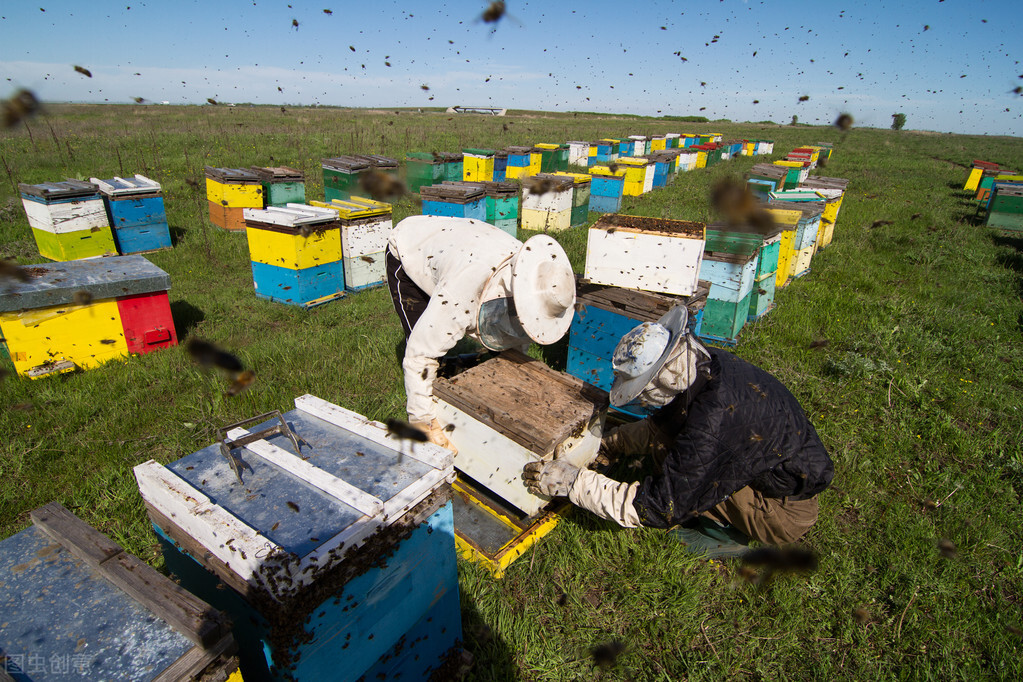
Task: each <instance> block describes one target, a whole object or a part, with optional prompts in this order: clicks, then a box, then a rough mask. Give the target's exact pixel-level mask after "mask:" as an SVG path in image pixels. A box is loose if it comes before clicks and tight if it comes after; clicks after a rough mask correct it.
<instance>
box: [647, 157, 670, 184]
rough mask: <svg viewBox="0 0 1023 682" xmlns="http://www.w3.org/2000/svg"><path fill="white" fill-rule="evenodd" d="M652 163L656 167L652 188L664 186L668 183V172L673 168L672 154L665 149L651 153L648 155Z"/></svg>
mask: <svg viewBox="0 0 1023 682" xmlns="http://www.w3.org/2000/svg"><path fill="white" fill-rule="evenodd" d="M647 158H648V159H649V160H650V161H651V162H652V163H653V168H654V177H653V179H652V182H651V188H652V189H657V188H658V187H664V186H666V185H667V184H668V174H669V172H670V168H671V162H672V156H671V155H670V154H667V153H666V152H664V151H661V152H659V153H651V154H650V156H648V157H647Z"/></svg>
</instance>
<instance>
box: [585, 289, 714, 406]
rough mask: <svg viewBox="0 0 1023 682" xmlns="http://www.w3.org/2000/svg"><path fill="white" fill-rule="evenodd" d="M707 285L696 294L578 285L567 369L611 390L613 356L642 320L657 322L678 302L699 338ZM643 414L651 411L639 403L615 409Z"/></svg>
mask: <svg viewBox="0 0 1023 682" xmlns="http://www.w3.org/2000/svg"><path fill="white" fill-rule="evenodd" d="M708 289H709V285H708V283H706V282H700V284H699V287H698V288H697V291H696V293H695V294H694V295H693V296H669V295H666V294H656V293H653V292H649V291H639V290H636V289H622V288H619V287H609V286H602V285H599V284H580V285H579V286H578V288H577V290H576V308H575V313H574V315H573V317H572V327H571V329H570V331H569V337H568V362H567V366H566V369H565V371H566V372H568V373H569V374H571V375H572V376H574V377H577V378H579V379H582V380H583V381H586V382H588V383H591V384H593V385H594V386H596V387H598V388H602V389H604V390H605V391H609V390H611V384H612V383H613V382H614V374H613V371H612V367H611V358H612V356H613V355H614V350H615V347H616V346H617V345H618V342H619V341H620V340H621V338H622V337H623V336H625V334H626V333H628V332H629V331H630V330H632V328H633V327H636V326H637V325H640V324H642V323H644V322H656V321H657V320H658V319H660V318H661V316H662V315H664V314H665V313H667V312H668V311H669V310H671V309H672V308H673V307H675V306H676V305H685V306H686V308H687V309H688V311H689V329H690V331H691V332H692V333H693V334H695V335H697V336H699V334H700V331H701V327H702V320H703V308H704V304H705V303H706V300H707V292H708ZM615 409H618V410H620V411H622V412H625V413H627V414H631V415H635V416H643V415H646V414H649V413H650V411H651V410H649V409H648V408H646V407H643V406H641V405H639V404H630V405H626V406H624V407H621V408H615Z"/></svg>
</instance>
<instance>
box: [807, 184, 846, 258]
mask: <svg viewBox="0 0 1023 682" xmlns="http://www.w3.org/2000/svg"><path fill="white" fill-rule="evenodd" d="M848 186H849V181H848V180H846V179H845V178H829V177H824V176H821V175H817V176H812V177H809V178H807V179H806V180H804V181H803V182H802V184H800V186H799V189H807V190H812V191H815V192H819V193H821V194H822V195H823V196H824V197H825V198H827V199H828V203H827V206H826V207H825V209H824V213H823V215H822V216H821V220H822V221H829V222H830V223H831V231H832V232H833V231H834V226H835V224H836V223H837V222H838V212H839V211H840V210H842V200H843V199H844V198H845V192H846V189H847V188H848ZM836 197H837V200H836ZM826 242H827V243H825V246H827V244H828V243H830V242H831V238H830V237H828V238H827V239H826Z"/></svg>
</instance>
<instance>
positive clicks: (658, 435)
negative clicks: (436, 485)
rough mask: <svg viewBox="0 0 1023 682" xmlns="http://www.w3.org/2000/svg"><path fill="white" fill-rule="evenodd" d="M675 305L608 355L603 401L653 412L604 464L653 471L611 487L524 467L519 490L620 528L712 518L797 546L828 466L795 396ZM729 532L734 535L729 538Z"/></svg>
mask: <svg viewBox="0 0 1023 682" xmlns="http://www.w3.org/2000/svg"><path fill="white" fill-rule="evenodd" d="M686 322H687V311H686V309H685V308H684V307H682V306H679V307H676V308H674V309H672V310H671V311H670V312H668V313H667V314H666V315H665V316H664V317H662V318H661V319H660V320H658V322H657V323H645V324H643V325H640V326H638V327H636V328H635V329H633V330H632V331H630V332H629V333H628V334H626V335H625V336H624V337H623V338H622V340H621V341H620V342H619V344H618V346H617V348H616V349H615V353H614V357H613V365H614V371H615V380H614V384H613V385H612V387H611V403H612V404H614V405H617V406H622V405H626V404H628V403H630V402H632V401H634V400H637V399H638V401H639V402H640V403H642V404H647V405H652V406H658V407H659V409H658V410H657V411H656V412H654V413H653V414H652V415H651V416H650V417H647V418H646V419H643V420H640V421H638V422H634V423H631V424H626V425H624V426H622V427H620V428H618V429H617V430H616V431H615V432H613V433H611V434H610V435H609V436H606V437H605V438H604V440H603V441H602V443H601V449H602V451H603V452H604V453H605V454H607V455H608V456H609V457H611V458H615V457H620V456H628V455H640V456H643V457H645V458H649V459H650V461H651V462H652V463H653V465H654V467H653V468H654V471H655V474H654V475H651V476H647V477H646V478H644V479H643V480H642V481H639V482H635V483H620V482H618V481H615V480H612V479H610V478H608V477H606V476H603V475H601V474H598V473H596V472H594V471H589V470H579V469H576V468H575V467H572V466H571V465H568V464H567V463H566V462H561V461H557V460H555V461H553V462H547V463H541V462H536V463H530V464H528V465H526V470H525V472H524V478H525V479H526V485H527V487H529V488H530V489H531V490H533V491H534V492H537V493H542V494H547V495H552V496H556V495H567V496H568V498H569V499H570V500H571V501H572V502H573V503H575V504H576V505H578V506H580V507H583V508H585V509H588V510H589V511H591V512H593V513H594V514H596V515H597V516H600V517H602V518H605V519H610V520H612V521H616V522H617V523H619V524H621V525H622V526H625V527H629V528H632V527H637V526H651V527H655V528H673V527H675V526H679V525H685V526H693V525H699V524H698V523H694V522H698V521H702V522H704V523H706V521H707V520H710V521H712V522H714V524H715V525H717V526H720V527H731V529H735V530H738V531H740V532H741V534H742V535H744V536H745V538H747V539H754V540H758V541H760V542H765V543H770V544H781V543H788V542H793V541H795V540H798V539H799V538H800V537H802V536H803V534H804V533H806V531H807V530H809V528H810V527H811V526H813V524H814V523H815V522H816V521H817V494H818V493H820V492H821V491H822V490H824V489H825V488H827V487H828V485H829V484H830V483H831V479H832V477H833V475H834V467H833V465H832V463H831V459H830V458H829V457H828V453H827V451H826V450H825V448H824V445H823V444H822V443H821V440H820V438H819V437H818V435H817V432H816V431H815V430H814V428H813V425H812V424H811V423H810V421H809V420H808V419H807V417H806V414H805V413H804V412H803V409H802V408H801V407H800V405H799V402H798V401H797V400H796V398H795V397H794V396H793V395H792V394H791V393H790V392H789V391H788V390H787V389H786V388H785V387H784V386H783V385H782V384H781V382H779V381H778V380H777V379H775V378H774V377H773V376H772V375H770V374H768V373H767V372H765V371H764V370H762V369H760V368H758V367H756V366H754V365H751V364H750V363H748V362H746V361H744V360H742V359H740V358H738V357H736V356H735V355H733V354H731V353H729V352H727V351H724V350H718V349H707V348H705V347H704V346H703V345H702V344H701V343H700V342H699V341H697V340H696V339H695V338H694V337H693V336H692V335H690V334H688V333H687V331H686ZM733 537H734V536H733Z"/></svg>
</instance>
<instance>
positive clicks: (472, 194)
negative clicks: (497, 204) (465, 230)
mask: <svg viewBox="0 0 1023 682" xmlns="http://www.w3.org/2000/svg"><path fill="white" fill-rule="evenodd" d="M420 196H422V198H423V209H422V210H423V215H436V216H448V217H451V218H472V219H474V220H479V221H480V222H485V221H486V219H487V202H486V196H485V195H484V193H483V189H482V188H480V187H475V186H473V185H466V184H463V183H461V181H459V182H452V183H451V184H443V185H433V186H431V187H423V188H422V189H421V190H420Z"/></svg>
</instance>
